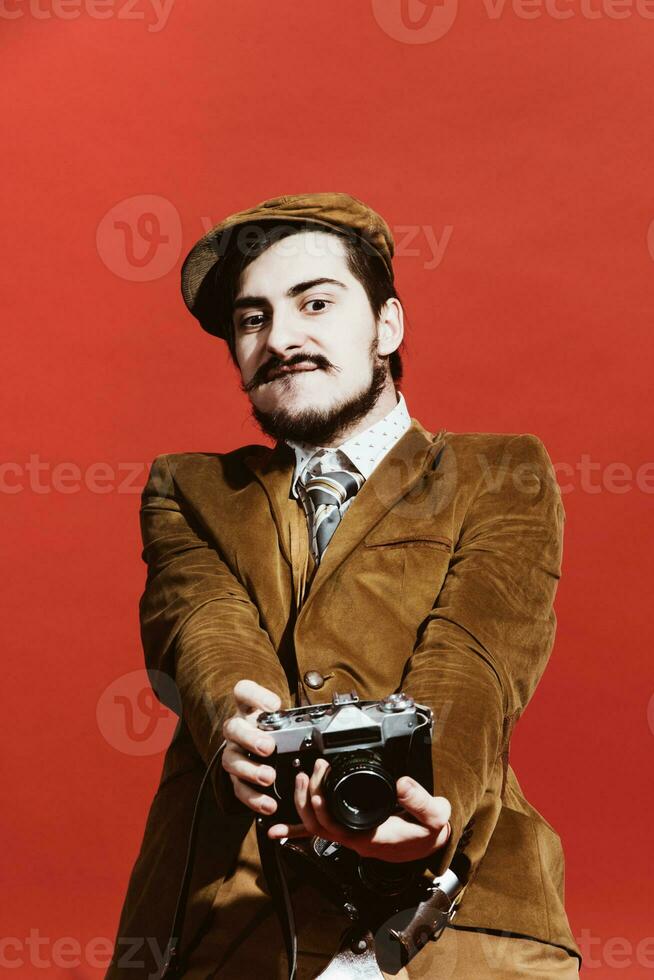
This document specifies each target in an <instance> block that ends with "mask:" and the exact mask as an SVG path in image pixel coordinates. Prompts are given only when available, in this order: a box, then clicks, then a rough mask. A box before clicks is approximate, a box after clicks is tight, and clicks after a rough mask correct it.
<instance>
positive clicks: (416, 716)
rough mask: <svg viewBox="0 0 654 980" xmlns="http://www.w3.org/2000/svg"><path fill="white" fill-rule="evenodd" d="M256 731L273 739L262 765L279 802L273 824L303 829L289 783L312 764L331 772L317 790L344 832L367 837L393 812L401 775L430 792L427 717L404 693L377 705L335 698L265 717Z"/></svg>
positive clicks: (347, 696)
mask: <svg viewBox="0 0 654 980" xmlns="http://www.w3.org/2000/svg"><path fill="white" fill-rule="evenodd" d="M257 724H258V727H259V728H260V729H261V730H262V731H265V732H267V734H269V735H271V736H272V737H273V739H274V740H275V753H274V755H273V756H271V757H268V758H267V759H266V760H265V761H267V762H269V763H270V764H271V765H273V766H274V767H275V770H276V774H277V775H276V778H275V782H274V783H273V785H272V786H270V787H267V788H266V790H265V792H267V793H268V795H270V796H272V797H273V799H275V800H276V802H277V810H276V812H275V813H274V814H273V816H272V818H271V820H272V821H274V822H275V823H277V822H282V823H300V822H301V821H300V819H299V817H298V814H297V811H296V809H295V804H294V801H293V794H294V786H295V777H296V775H297V773H299V772H306V773H307V774H309V775H310V774H311V773H312V771H313V767H314V763H315V762H316V760H317V759H318V758H323V759H326V760H327V762H328V763H329V766H330V768H329V769H328V771H327V773H326V776H325V779H324V781H323V785H322V790H323V794H324V796H325V800H326V803H327V806H328V809H329V811H330V814H331V816H332V818H333V819H334V820H335V821H336V822H337V823H339V824H341V825H343V826H345V827H347V828H349V829H350V830H370V829H372V828H373V827H377V826H378V825H379V824H381V823H383V822H384V820H386V819H387V817H389V816H390V815H391V814H392V813H393V812H395V810H396V809H397V795H396V791H395V784H396V782H397V780H398V779H399V778H400V777H401V776H411V777H412V778H413V779H415V780H416V781H417V782H419V783H420V784H421V785H422V786H424V787H425V789H427V790H428V792H430V793H432V792H433V776H432V761H431V735H432V728H433V720H432V712H431V710H430V709H429V708H427V707H425V706H424V705H420V704H416V703H415V702H414V701H413V699H412V698H410V697H407V696H406V695H404V694H402V693H396V694H390V695H389V696H388V697H386V698H383V699H382V700H381V701H359V698H358V697H357V695H356V694H355V693H354V692H352V693H350V694H335V695H334V697H333V699H332V702H331V704H313V705H306V706H304V707H299V708H289V709H287V710H285V711H273V712H267V713H263V714H261V715H260V716H259V719H258V722H257ZM253 758H258V757H256V756H253Z"/></svg>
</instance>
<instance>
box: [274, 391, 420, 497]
mask: <svg viewBox="0 0 654 980" xmlns="http://www.w3.org/2000/svg"><path fill="white" fill-rule="evenodd" d="M397 394H398V400H397V404H396V405H395V406H394V407H393V408H392V409H391V411H390V412H389V413H388V414H387V415H385V416H384V418H382V419H379V421H378V422H374V423H373V424H372V425H371V426H369V427H368V428H367V429H365V430H364V431H363V432H357V433H356V434H355V435H353V436H352V437H351V438H350V439H347V440H346V441H345V442H343V443H341V445H340V446H336V447H330V448H333V449H339V450H340V451H341V452H342V453H345V455H346V456H347V458H348V459H349V460H350V462H352V463H353V464H354V466H356V468H357V469H358V471H359V472H360V473H361V474H362V475H363V477H364V478H365V479H366V480H367V479H368V477H369V476H370V474H371V473H372V471H373V470H374V469H375V467H376V466H377V465H378V464H379V463H380V462H381V460H382V458H383V457H384V456H385V455H386V453H387V452H389V450H391V449H392V448H393V446H394V445H395V443H396V442H398V440H399V439H401V438H402V436H403V435H404V433H405V432H406V431H407V429H409V428H410V426H411V416H410V415H409V411H408V409H407V405H406V401H405V400H404V395H403V394H402V392H401V391H398V393H397ZM286 443H287V444H288V445H289V446H291V447H292V449H293V450H294V451H295V471H294V474H293V483H292V485H291V493H292V494H293V496H294V497H298V492H297V487H296V484H297V480H298V477H299V476H300V474H301V473H302V471H303V469H304V467H305V466H306V465H307V463H308V462H309V461H310V459H311V457H312V456H313V455H314V453H315V452H316V450H318V449H320V448H322V447H320V446H313V445H311V444H310V443H307V442H302V441H293V440H291V439H287V440H286Z"/></svg>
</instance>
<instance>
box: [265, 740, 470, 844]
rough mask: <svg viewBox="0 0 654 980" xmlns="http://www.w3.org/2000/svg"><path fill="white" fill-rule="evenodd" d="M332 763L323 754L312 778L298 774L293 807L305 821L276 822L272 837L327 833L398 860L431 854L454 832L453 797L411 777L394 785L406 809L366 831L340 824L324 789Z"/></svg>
mask: <svg viewBox="0 0 654 980" xmlns="http://www.w3.org/2000/svg"><path fill="white" fill-rule="evenodd" d="M328 768H329V765H328V763H327V762H326V761H325V760H324V759H318V761H317V762H316V764H315V766H314V769H313V773H312V774H311V778H309V777H308V776H307V775H306V773H298V775H297V777H296V780H295V808H296V810H297V812H298V815H299V816H300V818H301V820H302V823H301V824H291V825H289V824H274V825H273V826H272V827H270V829H269V831H268V836H269V837H271V838H277V839H279V838H282V837H307V836H317V837H324V838H325V839H326V840H330V841H336V842H338V843H339V844H343V845H344V846H345V847H349V848H350V849H351V850H353V851H356V852H357V854H360V855H361V857H367V858H377V859H379V860H381V861H391V862H397V863H399V862H403V861H417V860H420V859H421V858H426V857H429V856H430V855H431V854H432V853H433V852H434V851H437V850H438V849H439V848H440V847H443V845H444V844H446V843H447V841H448V839H449V837H450V834H451V833H452V828H451V827H450V824H449V818H450V813H451V812H452V808H451V807H450V804H449V801H448V800H446V799H445V797H444V796H431V794H430V793H428V792H427V790H426V789H425V788H424V787H423V786H421V785H420V784H419V783H417V782H416V781H415V780H414V779H411V778H410V777H409V776H402V778H401V779H398V781H397V787H396V788H397V798H398V803H399V804H400V806H401V807H402V808H403V810H404V814H400V815H393V816H391V817H389V818H388V820H385V821H384V823H382V824H380V825H379V827H375V828H374V829H373V830H367V831H351V830H348V829H347V828H346V827H343V826H342V825H341V824H338V823H336V822H335V821H334V820H333V819H332V817H331V815H330V814H329V811H328V809H327V804H326V802H325V798H324V796H323V794H322V792H321V790H320V785H321V783H322V780H323V778H324V775H325V773H326V771H327V769H328Z"/></svg>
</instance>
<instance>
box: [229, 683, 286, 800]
mask: <svg viewBox="0 0 654 980" xmlns="http://www.w3.org/2000/svg"><path fill="white" fill-rule="evenodd" d="M234 697H235V698H236V703H237V706H238V710H237V712H236V714H234V715H232V716H231V717H230V718H228V719H227V721H226V722H225V724H224V725H223V738H225V739H226V741H227V745H226V746H225V749H224V751H223V757H222V767H223V769H224V770H225V771H226V772H228V773H229V775H230V778H231V780H232V785H233V787H234V794H235V796H236V797H237V798H238V799H239V800H240V801H241V803H245V805H246V806H248V807H250V809H251V810H254V812H255V813H265V814H271V813H274V812H275V810H276V809H277V803H276V802H275V800H273V799H272V798H271V797H270V796H266V795H265V793H261V792H260V791H258V790H257V789H256V787H257V786H271V785H272V784H273V783H274V781H275V775H276V773H275V770H274V769H273V768H272V766H267V765H265V763H261V762H254V761H253V760H252V759H249V758H248V756H247V753H248V752H254V753H255V754H256V755H263V756H267V755H270V754H271V753H272V752H274V750H275V742H274V740H273V739H272V737H271V736H270V735H267V734H266V733H265V732H262V731H260V730H259V729H258V728H257V725H256V721H257V718H258V717H259V715H260V714H261V712H262V711H278V710H279V708H280V707H281V701H280V700H279V697H278V695H277V694H275V693H274V692H273V691H269V690H268V688H267V687H262V686H261V684H257V683H255V681H248V680H242V681H239V682H238V683H237V684H235V686H234Z"/></svg>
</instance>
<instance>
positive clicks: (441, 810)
mask: <svg viewBox="0 0 654 980" xmlns="http://www.w3.org/2000/svg"><path fill="white" fill-rule="evenodd" d="M397 799H398V803H399V804H400V806H401V807H402V808H403V809H404V810H406V811H407V813H410V814H411V816H413V817H415V818H416V820H417V821H418V822H419V823H421V824H422V825H423V826H424V827H429V828H430V829H431V830H437V831H440V829H441V828H442V827H444V826H445V825H446V824H447V822H448V820H449V819H450V816H451V814H452V807H451V806H450V802H449V800H446V799H445V797H444V796H432V795H431V793H429V792H428V791H427V790H426V789H425V787H424V786H421V785H420V783H417V782H416V781H415V779H411V777H410V776H402V778H401V779H398V781H397Z"/></svg>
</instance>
